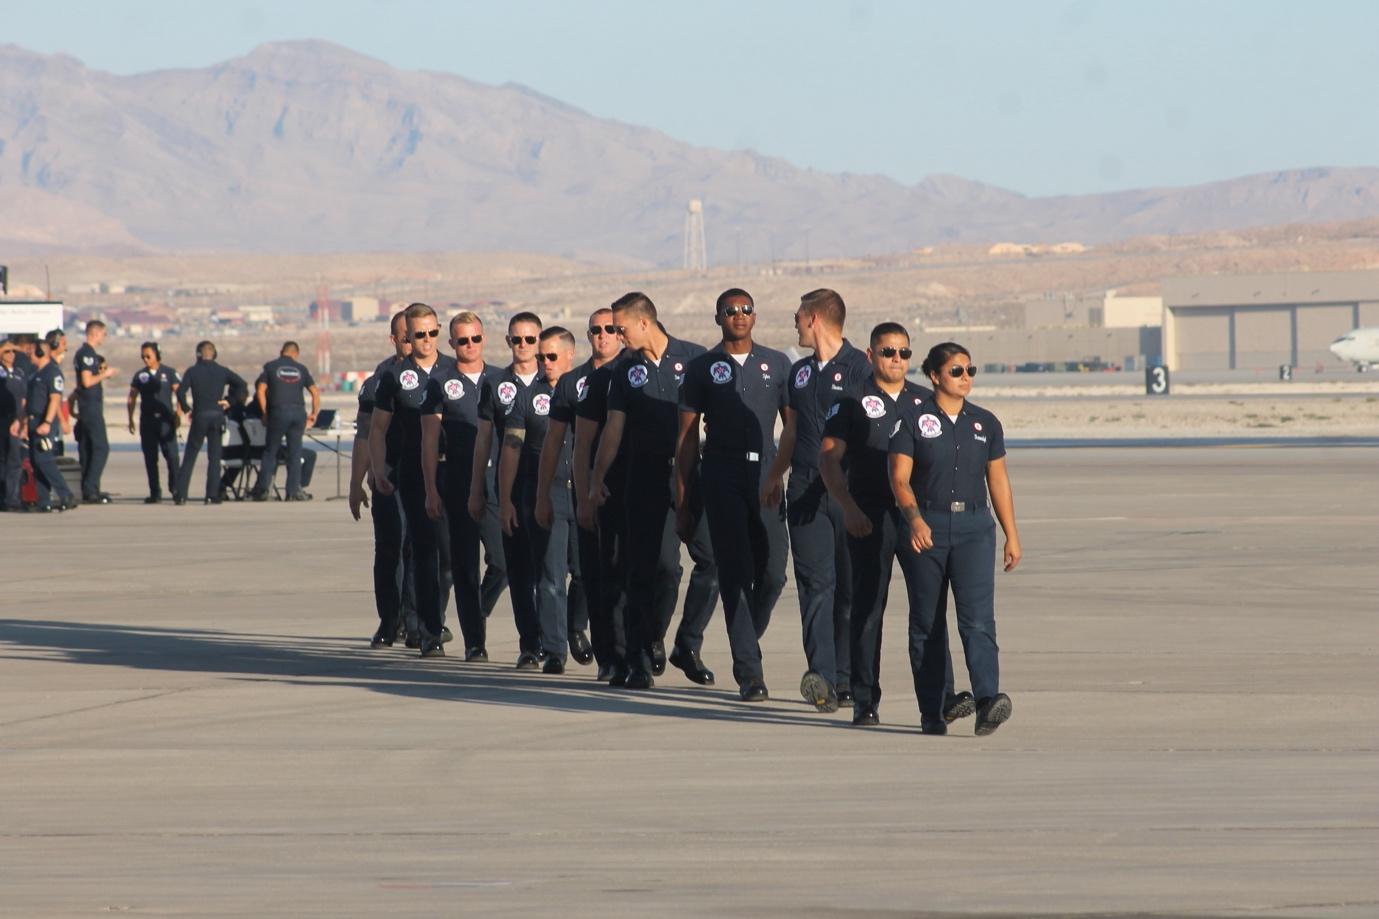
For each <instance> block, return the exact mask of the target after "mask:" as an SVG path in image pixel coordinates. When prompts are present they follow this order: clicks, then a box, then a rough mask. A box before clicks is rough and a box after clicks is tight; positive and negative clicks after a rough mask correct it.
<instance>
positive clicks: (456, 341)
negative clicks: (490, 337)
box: [450, 335, 484, 348]
mask: <svg viewBox="0 0 1379 919" xmlns="http://www.w3.org/2000/svg"><path fill="white" fill-rule="evenodd" d="M483 340H484V336H483V335H470V336H469V337H468V338H452V339H450V343H451V344H452V345H454V346H455V347H457V348H463V347H464V346H465V345H467V344H469V343H470V342H471V341H472V342H474V344H476V345H477V344H479V343H480V342H481V341H483Z"/></svg>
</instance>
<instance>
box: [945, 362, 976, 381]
mask: <svg viewBox="0 0 1379 919" xmlns="http://www.w3.org/2000/svg"><path fill="white" fill-rule="evenodd" d="M964 373H966V374H967V375H968V376H970V377H974V376H976V375H977V368H976V367H973V366H972V365H971V364H968V365H967V366H966V367H964V366H962V365H961V364H955V365H953V366H952V367H949V368H948V375H949V376H950V377H952V378H953V379H955V380H956V379H961V378H962V375H963V374H964Z"/></svg>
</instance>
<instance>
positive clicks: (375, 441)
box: [369, 409, 393, 482]
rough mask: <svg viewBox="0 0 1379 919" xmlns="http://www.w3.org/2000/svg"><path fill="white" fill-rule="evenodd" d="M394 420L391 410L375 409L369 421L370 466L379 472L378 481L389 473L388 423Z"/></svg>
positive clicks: (375, 477)
mask: <svg viewBox="0 0 1379 919" xmlns="http://www.w3.org/2000/svg"><path fill="white" fill-rule="evenodd" d="M392 420H393V416H392V413H391V412H383V411H379V410H378V409H374V413H373V418H372V420H371V421H370V423H369V467H370V468H371V469H373V470H374V472H375V473H377V474H376V475H375V476H374V477H373V478H374V481H375V482H377V481H378V480H379V479H381V478H383V477H384V476H386V475H387V474H388V425H389V423H390V422H391V421H392Z"/></svg>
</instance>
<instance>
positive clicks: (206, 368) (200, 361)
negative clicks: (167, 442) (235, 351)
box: [173, 341, 248, 504]
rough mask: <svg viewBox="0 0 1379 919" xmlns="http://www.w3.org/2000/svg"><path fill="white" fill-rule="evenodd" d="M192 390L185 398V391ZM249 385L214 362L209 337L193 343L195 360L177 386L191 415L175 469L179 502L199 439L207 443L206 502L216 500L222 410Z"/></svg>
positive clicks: (183, 499)
mask: <svg viewBox="0 0 1379 919" xmlns="http://www.w3.org/2000/svg"><path fill="white" fill-rule="evenodd" d="M189 393H190V394H191V400H190V401H188V399H187V395H188V394H189ZM246 395H248V387H247V386H246V385H245V383H244V378H243V377H241V376H240V375H239V374H237V373H235V372H234V371H233V370H231V369H229V368H228V367H223V366H221V365H220V364H218V363H216V349H215V344H214V343H213V342H209V341H203V342H198V343H197V345H196V363H195V364H193V365H192V366H191V367H190V368H189V369H188V370H187V372H186V373H185V374H183V376H182V385H181V387H180V388H179V389H178V390H177V402H178V404H179V405H180V406H181V408H182V412H183V414H185V415H187V416H188V417H189V418H190V419H191V424H190V425H189V426H188V429H187V445H186V448H185V449H184V450H183V451H182V466H181V468H179V469H178V471H177V487H176V489H175V490H174V491H173V500H174V501H175V502H176V503H178V504H185V503H186V501H187V490H188V489H189V488H190V487H191V481H192V470H193V469H195V468H196V457H197V454H199V453H200V452H201V443H202V441H205V443H206V497H205V503H206V504H219V503H220V502H221V500H222V499H221V496H220V454H221V450H222V448H223V441H222V438H223V437H224V436H225V412H226V410H227V409H229V408H230V406H231V405H237V404H239V403H241V402H243V401H244V398H245V396H246Z"/></svg>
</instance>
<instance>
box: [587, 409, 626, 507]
mask: <svg viewBox="0 0 1379 919" xmlns="http://www.w3.org/2000/svg"><path fill="white" fill-rule="evenodd" d="M625 417H626V416H625V415H623V414H622V413H621V412H609V413H608V421H607V423H606V424H605V425H604V427H603V437H601V438H599V453H598V456H597V457H596V458H595V460H594V474H593V476H592V477H591V478H590V480H589V490H590V491H591V492H592V491H593V490H594V489H595V488H599V487H601V486H602V485H603V484H604V479H605V478H606V477H607V476H608V470H609V469H611V468H612V467H613V461H614V460H615V459H617V458H618V447H619V446H620V445H621V444H622V428H623V420H624V418H625Z"/></svg>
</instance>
